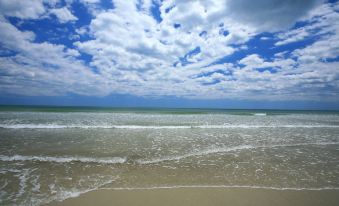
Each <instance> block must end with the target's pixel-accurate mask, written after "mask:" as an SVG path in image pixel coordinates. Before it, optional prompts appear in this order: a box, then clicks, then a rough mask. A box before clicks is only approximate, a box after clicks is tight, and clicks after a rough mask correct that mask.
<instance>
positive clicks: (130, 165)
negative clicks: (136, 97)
mask: <svg viewBox="0 0 339 206" xmlns="http://www.w3.org/2000/svg"><path fill="white" fill-rule="evenodd" d="M171 187H230V188H231V187H245V188H269V189H278V190H284V189H290V190H326V189H339V114H338V113H337V112H314V111H279V110H276V111H273V110H207V109H155V108H153V109H136V108H134V109H131V108H130V109H126V108H115V109H109V108H83V107H80V108H75V107H68V108H56V107H0V204H1V205H41V204H44V203H48V202H51V201H55V200H63V199H66V198H69V197H74V196H77V195H79V194H81V193H84V192H87V191H91V190H96V189H100V188H119V189H130V188H171Z"/></svg>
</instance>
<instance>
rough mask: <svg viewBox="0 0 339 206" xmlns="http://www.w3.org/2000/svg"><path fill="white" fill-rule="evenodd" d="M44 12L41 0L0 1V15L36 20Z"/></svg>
mask: <svg viewBox="0 0 339 206" xmlns="http://www.w3.org/2000/svg"><path fill="white" fill-rule="evenodd" d="M45 11H46V9H45V7H44V5H43V0H30V1H22V0H10V1H8V0H0V13H1V14H2V15H4V16H13V17H18V18H22V19H37V18H39V17H40V16H41V15H42V14H44V13H45Z"/></svg>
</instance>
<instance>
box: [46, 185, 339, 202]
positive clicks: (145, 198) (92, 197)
mask: <svg viewBox="0 0 339 206" xmlns="http://www.w3.org/2000/svg"><path fill="white" fill-rule="evenodd" d="M48 205H49V206H68V205H69V206H76V205H82V206H86V205H96V206H100V205H103V206H104V205H105V206H106V205H114V206H119V205H128V206H134V205H138V206H143V205H145V206H153V205H154V206H160V205H161V206H167V205H176V206H178V205H179V206H180V205H185V206H188V205H192V206H193V205H194V206H205V205H206V206H207V205H223V206H224V205H232V206H237V205H251V206H256V205H258V206H266V205H267V206H271V205H275V206H280V205H281V206H287V205H288V206H293V205H298V206H302V205H305V206H319V205H321V206H332V205H333V206H337V205H339V190H319V191H318V190H297V191H296V190H272V189H251V188H164V189H133V190H126V189H122V190H113V189H101V190H97V191H92V192H88V193H85V194H82V195H80V196H79V197H75V198H70V199H66V200H64V201H62V202H52V203H51V204H48Z"/></svg>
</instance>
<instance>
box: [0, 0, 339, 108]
mask: <svg viewBox="0 0 339 206" xmlns="http://www.w3.org/2000/svg"><path fill="white" fill-rule="evenodd" d="M338 12H339V3H338V2H337V1H321V0H256V1H252V0H237V1H233V0H164V1H161V0H153V1H152V0H30V1H26V0H0V101H1V102H0V103H3V104H13V103H14V104H71V105H77V104H80V105H106V106H109V105H112V106H114V105H118V106H138V105H141V106H144V105H146V106H147V105H151V106H162V105H164V106H179V107H180V106H211V107H214V106H215V107H237V108H242V107H272V108H275V107H286V108H293V107H295V108H303V107H304V106H305V108H325V109H326V108H332V109H333V108H337V109H338V108H339V106H338V105H339V13H338Z"/></svg>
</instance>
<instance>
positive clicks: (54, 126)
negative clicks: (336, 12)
mask: <svg viewBox="0 0 339 206" xmlns="http://www.w3.org/2000/svg"><path fill="white" fill-rule="evenodd" d="M0 128H4V129H68V128H78V129H195V128H197V129H228V128H229V129H232V128H242V129H250V128H339V125H243V124H239V125H225V124H223V125H180V126H176V125H59V124H0Z"/></svg>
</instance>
